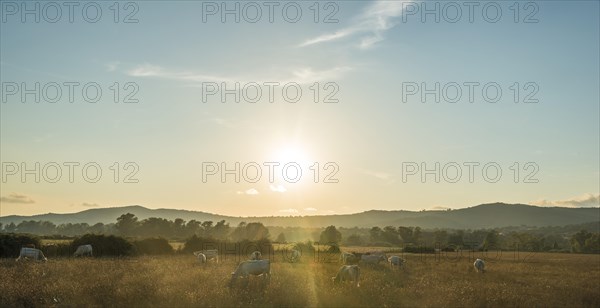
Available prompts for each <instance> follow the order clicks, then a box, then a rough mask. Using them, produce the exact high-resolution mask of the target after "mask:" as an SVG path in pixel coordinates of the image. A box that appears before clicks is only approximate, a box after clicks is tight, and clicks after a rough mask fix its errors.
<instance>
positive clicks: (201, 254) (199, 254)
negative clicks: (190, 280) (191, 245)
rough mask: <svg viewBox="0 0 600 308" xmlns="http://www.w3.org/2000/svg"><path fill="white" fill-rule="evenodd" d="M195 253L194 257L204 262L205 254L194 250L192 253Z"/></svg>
mask: <svg viewBox="0 0 600 308" xmlns="http://www.w3.org/2000/svg"><path fill="white" fill-rule="evenodd" d="M194 254H195V255H196V258H198V261H199V262H200V263H202V264H205V263H206V255H205V254H203V253H201V252H195V253H194Z"/></svg>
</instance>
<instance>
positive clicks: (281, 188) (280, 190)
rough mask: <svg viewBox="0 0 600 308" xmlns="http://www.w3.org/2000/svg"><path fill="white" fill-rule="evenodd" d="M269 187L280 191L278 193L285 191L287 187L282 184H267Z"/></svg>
mask: <svg viewBox="0 0 600 308" xmlns="http://www.w3.org/2000/svg"><path fill="white" fill-rule="evenodd" d="M269 188H270V189H271V191H274V192H280V193H284V192H286V191H287V189H286V188H285V187H283V185H273V184H271V185H269Z"/></svg>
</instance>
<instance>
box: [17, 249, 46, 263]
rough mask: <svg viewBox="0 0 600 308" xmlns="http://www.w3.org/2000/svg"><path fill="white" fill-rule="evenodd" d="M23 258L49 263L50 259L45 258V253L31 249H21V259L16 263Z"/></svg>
mask: <svg viewBox="0 0 600 308" xmlns="http://www.w3.org/2000/svg"><path fill="white" fill-rule="evenodd" d="M21 258H25V259H29V258H31V259H33V260H35V261H48V259H47V258H46V256H44V253H43V252H42V251H41V250H39V249H35V248H29V247H21V251H20V252H19V257H18V258H17V260H16V261H19V260H21Z"/></svg>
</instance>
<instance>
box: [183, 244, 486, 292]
mask: <svg viewBox="0 0 600 308" xmlns="http://www.w3.org/2000/svg"><path fill="white" fill-rule="evenodd" d="M194 255H195V256H196V257H197V258H198V261H199V262H200V263H202V264H205V263H207V261H208V260H211V259H212V260H215V261H216V262H219V253H218V251H217V250H216V249H211V250H201V251H196V252H194ZM301 256H302V254H301V252H300V251H299V250H296V249H294V250H292V251H291V253H290V256H289V259H288V260H289V261H290V262H292V263H295V262H298V261H300V257H301ZM382 261H383V262H386V261H387V263H388V264H389V266H390V269H391V270H392V271H393V270H397V269H400V268H402V267H403V266H404V264H405V263H406V260H405V259H403V258H401V257H400V256H390V257H386V255H385V253H383V252H369V253H365V254H359V253H349V252H341V253H340V263H342V264H343V265H342V266H341V267H340V268H339V270H338V272H337V274H336V275H335V277H331V280H332V281H333V282H334V283H338V282H344V281H351V282H352V283H353V284H356V286H357V287H359V286H360V282H359V280H360V267H359V265H358V264H359V263H360V264H363V265H365V266H374V265H378V264H379V263H380V262H382ZM473 266H474V267H475V270H476V271H477V272H481V273H483V272H485V262H484V261H483V260H481V259H477V260H475V263H473ZM250 276H262V278H263V280H264V281H266V282H269V281H270V279H271V261H270V260H263V259H262V254H261V252H260V251H254V252H252V253H251V254H250V255H249V257H248V260H246V261H242V262H240V263H239V264H238V266H237V267H236V269H235V271H233V272H232V273H231V280H230V281H229V284H228V285H229V287H231V286H233V285H234V283H235V282H236V280H237V279H238V278H249V277H250ZM246 281H247V280H246Z"/></svg>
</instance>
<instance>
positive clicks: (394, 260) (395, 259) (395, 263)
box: [388, 256, 406, 269]
mask: <svg viewBox="0 0 600 308" xmlns="http://www.w3.org/2000/svg"><path fill="white" fill-rule="evenodd" d="M404 262H406V260H404V259H402V258H400V257H399V256H391V257H389V258H388V263H390V268H392V269H394V267H396V268H400V267H402V265H404Z"/></svg>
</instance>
